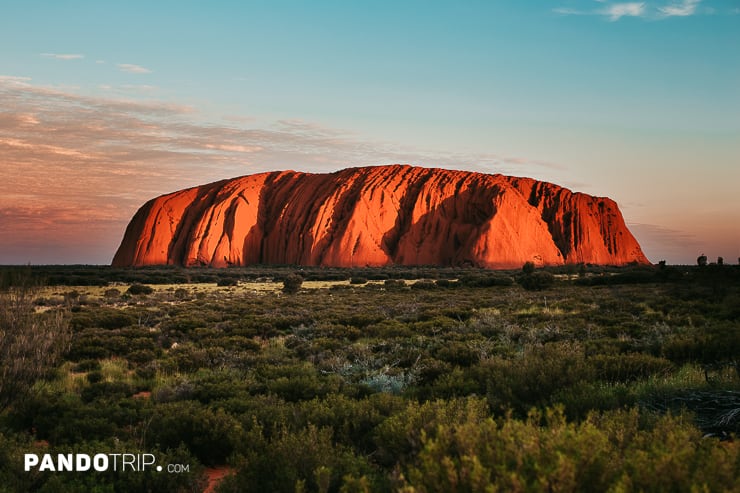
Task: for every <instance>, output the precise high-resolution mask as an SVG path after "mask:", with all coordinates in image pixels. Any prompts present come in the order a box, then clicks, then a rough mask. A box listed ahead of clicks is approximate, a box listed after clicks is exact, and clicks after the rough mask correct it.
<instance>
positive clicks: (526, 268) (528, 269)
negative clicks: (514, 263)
mask: <svg viewBox="0 0 740 493" xmlns="http://www.w3.org/2000/svg"><path fill="white" fill-rule="evenodd" d="M522 272H524V273H525V274H531V273H533V272H534V262H532V261H531V260H529V261H527V262H524V265H523V266H522Z"/></svg>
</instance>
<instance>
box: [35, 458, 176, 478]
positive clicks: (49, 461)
mask: <svg viewBox="0 0 740 493" xmlns="http://www.w3.org/2000/svg"><path fill="white" fill-rule="evenodd" d="M23 469H24V470H25V471H26V472H31V471H38V472H87V471H90V472H93V471H95V472H107V471H114V472H146V471H148V470H154V471H157V472H162V471H165V470H166V471H167V472H168V473H175V474H179V473H184V472H189V471H190V465H189V464H167V465H166V466H162V465H160V464H157V458H156V457H155V455H154V454H93V455H89V454H41V455H39V454H25V456H24V460H23Z"/></svg>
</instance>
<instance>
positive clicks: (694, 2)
mask: <svg viewBox="0 0 740 493" xmlns="http://www.w3.org/2000/svg"><path fill="white" fill-rule="evenodd" d="M700 2H701V0H683V1H682V2H679V3H673V4H671V5H666V6H665V7H658V11H660V13H661V14H662V15H664V16H666V17H686V16H689V15H694V14H695V13H696V8H697V7H698V6H699V3H700Z"/></svg>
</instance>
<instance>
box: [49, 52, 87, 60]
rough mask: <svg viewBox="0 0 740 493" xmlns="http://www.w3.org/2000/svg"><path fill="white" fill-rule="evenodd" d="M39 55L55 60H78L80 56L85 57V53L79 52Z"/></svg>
mask: <svg viewBox="0 0 740 493" xmlns="http://www.w3.org/2000/svg"><path fill="white" fill-rule="evenodd" d="M41 56H42V57H44V58H54V59H56V60H79V59H80V58H85V55H80V54H79V53H42V54H41Z"/></svg>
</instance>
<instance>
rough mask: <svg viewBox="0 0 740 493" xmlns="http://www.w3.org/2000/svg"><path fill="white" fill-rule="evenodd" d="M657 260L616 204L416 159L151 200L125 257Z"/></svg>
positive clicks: (257, 177) (179, 260) (463, 262)
mask: <svg viewBox="0 0 740 493" xmlns="http://www.w3.org/2000/svg"><path fill="white" fill-rule="evenodd" d="M527 261H532V262H534V263H535V264H536V265H562V264H576V263H581V262H583V263H588V264H608V265H624V264H629V263H639V264H648V263H649V261H648V259H647V258H646V257H645V255H644V254H643V252H642V249H641V248H640V245H639V244H638V242H637V240H636V239H635V238H634V236H633V235H632V234H631V233H630V231H629V230H628V229H627V226H626V225H625V222H624V219H623V218H622V214H621V212H620V210H619V207H618V206H617V204H616V203H615V202H614V201H613V200H611V199H609V198H605V197H594V196H591V195H587V194H583V193H577V192H572V191H570V190H568V189H567V188H564V187H560V186H558V185H554V184H551V183H546V182H541V181H537V180H534V179H531V178H518V177H511V176H504V175H500V174H484V173H476V172H468V171H454V170H445V169H436V168H422V167H415V166H408V165H389V166H370V167H362V168H349V169H344V170H341V171H337V172H334V173H326V174H319V173H303V172H296V171H275V172H268V173H260V174H254V175H248V176H243V177H239V178H233V179H228V180H222V181H217V182H214V183H210V184H207V185H202V186H198V187H194V188H189V189H186V190H181V191H178V192H174V193H170V194H167V195H162V196H160V197H157V198H154V199H152V200H150V201H148V202H147V203H146V204H144V205H143V206H142V207H141V208H140V209H139V210H138V211H137V212H136V214H135V215H134V217H133V218H132V219H131V222H130V223H129V225H128V227H127V228H126V232H125V234H124V237H123V241H122V242H121V245H120V246H119V248H118V251H117V252H116V254H115V256H114V258H113V265H114V266H145V265H165V264H170V265H182V266H212V267H227V266H244V265H251V264H289V265H306V266H333V267H365V266H386V265H440V266H475V267H483V268H490V269H508V268H518V267H521V266H522V264H524V263H525V262H527Z"/></svg>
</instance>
